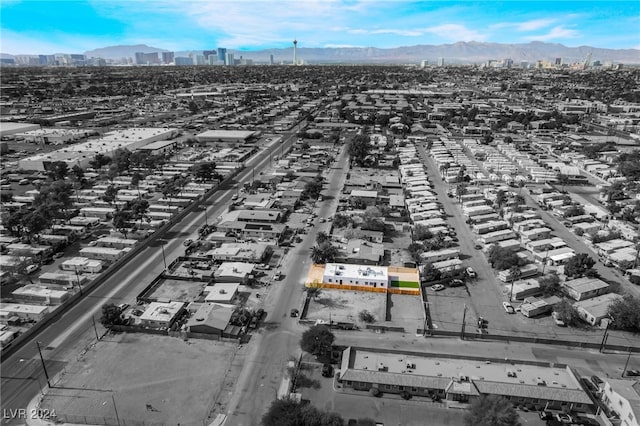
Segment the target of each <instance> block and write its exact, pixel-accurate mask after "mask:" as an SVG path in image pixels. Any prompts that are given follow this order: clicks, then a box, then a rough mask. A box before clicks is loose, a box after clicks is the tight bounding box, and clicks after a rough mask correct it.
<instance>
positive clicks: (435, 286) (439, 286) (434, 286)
mask: <svg viewBox="0 0 640 426" xmlns="http://www.w3.org/2000/svg"><path fill="white" fill-rule="evenodd" d="M431 290H433V291H440V290H444V286H443V285H442V284H434V285H432V286H431Z"/></svg>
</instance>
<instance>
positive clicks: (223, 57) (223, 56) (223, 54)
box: [218, 47, 229, 65]
mask: <svg viewBox="0 0 640 426" xmlns="http://www.w3.org/2000/svg"><path fill="white" fill-rule="evenodd" d="M218 60H219V61H222V62H223V63H224V64H225V65H229V64H227V48H226V47H218Z"/></svg>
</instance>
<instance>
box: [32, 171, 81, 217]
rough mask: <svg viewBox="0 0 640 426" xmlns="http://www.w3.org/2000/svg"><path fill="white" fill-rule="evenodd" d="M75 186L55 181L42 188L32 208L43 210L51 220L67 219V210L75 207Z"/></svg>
mask: <svg viewBox="0 0 640 426" xmlns="http://www.w3.org/2000/svg"><path fill="white" fill-rule="evenodd" d="M72 194H73V186H72V185H71V184H70V183H68V182H64V181H60V180H59V181H54V182H51V183H50V184H49V185H46V186H43V187H41V188H40V193H39V194H38V195H37V196H36V197H35V199H34V201H33V204H32V207H34V208H35V209H41V210H42V212H43V214H45V215H46V216H48V217H51V218H60V217H66V214H67V210H68V209H70V208H71V207H72V206H73V201H72V200H71V195H72Z"/></svg>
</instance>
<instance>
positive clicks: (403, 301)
mask: <svg viewBox="0 0 640 426" xmlns="http://www.w3.org/2000/svg"><path fill="white" fill-rule="evenodd" d="M389 310H390V312H391V324H392V325H393V326H394V327H404V329H405V331H406V332H407V333H413V332H415V331H416V330H417V329H418V328H422V327H423V324H424V313H423V309H422V299H421V298H420V296H409V295H404V294H392V295H391V304H390V306H389Z"/></svg>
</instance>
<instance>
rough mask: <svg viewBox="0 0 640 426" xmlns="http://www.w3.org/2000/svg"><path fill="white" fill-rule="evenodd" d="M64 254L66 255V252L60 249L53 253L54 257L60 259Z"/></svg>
mask: <svg viewBox="0 0 640 426" xmlns="http://www.w3.org/2000/svg"><path fill="white" fill-rule="evenodd" d="M62 256H64V252H63V251H59V252H57V253H54V254H53V258H54V259H59V258H61V257H62Z"/></svg>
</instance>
